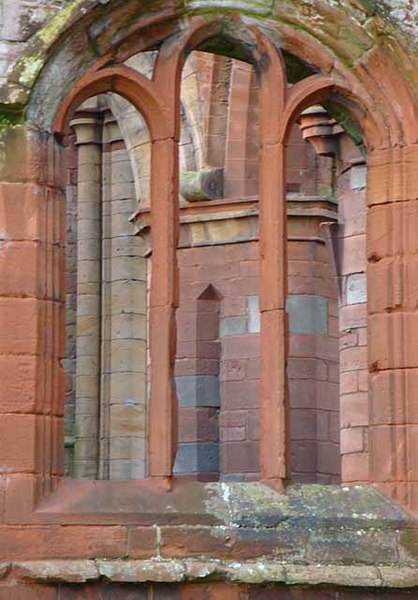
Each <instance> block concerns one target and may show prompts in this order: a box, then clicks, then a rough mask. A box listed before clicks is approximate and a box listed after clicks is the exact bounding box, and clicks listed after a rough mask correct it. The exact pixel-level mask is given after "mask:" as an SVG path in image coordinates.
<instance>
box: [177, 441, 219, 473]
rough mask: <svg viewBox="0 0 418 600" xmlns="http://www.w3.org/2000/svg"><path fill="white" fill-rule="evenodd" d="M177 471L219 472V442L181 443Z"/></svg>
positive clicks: (178, 449)
mask: <svg viewBox="0 0 418 600" xmlns="http://www.w3.org/2000/svg"><path fill="white" fill-rule="evenodd" d="M174 472H175V473H217V472H219V444H218V443H213V442H209V443H194V444H179V445H178V448H177V455H176V461H175V463H174Z"/></svg>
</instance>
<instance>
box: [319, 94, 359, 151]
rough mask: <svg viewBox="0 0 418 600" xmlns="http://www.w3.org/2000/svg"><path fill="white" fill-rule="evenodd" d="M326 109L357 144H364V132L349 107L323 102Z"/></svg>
mask: <svg viewBox="0 0 418 600" xmlns="http://www.w3.org/2000/svg"><path fill="white" fill-rule="evenodd" d="M322 106H323V107H324V108H325V110H326V111H327V112H328V113H329V114H330V115H331V116H332V117H333V118H334V119H335V120H336V121H337V123H338V124H339V125H341V127H342V128H343V129H344V131H345V132H346V134H347V135H349V136H350V137H351V139H352V140H353V142H354V143H355V144H356V146H361V145H362V144H363V132H362V130H361V128H360V126H359V125H358V124H357V122H356V121H355V120H354V119H353V118H352V116H351V115H350V113H349V112H348V110H347V109H345V108H343V107H342V106H341V105H338V106H337V105H336V104H334V103H333V102H322Z"/></svg>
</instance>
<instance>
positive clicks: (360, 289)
mask: <svg viewBox="0 0 418 600" xmlns="http://www.w3.org/2000/svg"><path fill="white" fill-rule="evenodd" d="M365 302H367V278H366V273H356V274H355V275H349V276H348V277H347V304H364V303H365Z"/></svg>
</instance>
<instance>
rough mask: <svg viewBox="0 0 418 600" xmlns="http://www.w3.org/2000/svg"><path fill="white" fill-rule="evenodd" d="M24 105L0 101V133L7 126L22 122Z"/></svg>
mask: <svg viewBox="0 0 418 600" xmlns="http://www.w3.org/2000/svg"><path fill="white" fill-rule="evenodd" d="M24 110H25V107H24V106H22V105H21V104H15V105H8V104H2V103H0V133H3V131H5V130H6V129H8V128H9V127H14V126H15V125H20V124H22V123H23V122H24Z"/></svg>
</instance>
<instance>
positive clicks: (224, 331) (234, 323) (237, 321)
mask: <svg viewBox="0 0 418 600" xmlns="http://www.w3.org/2000/svg"><path fill="white" fill-rule="evenodd" d="M246 332H247V319H246V318H245V317H225V319H222V320H221V323H220V328H219V335H220V336H221V337H226V336H228V335H242V334H244V333H246Z"/></svg>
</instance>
